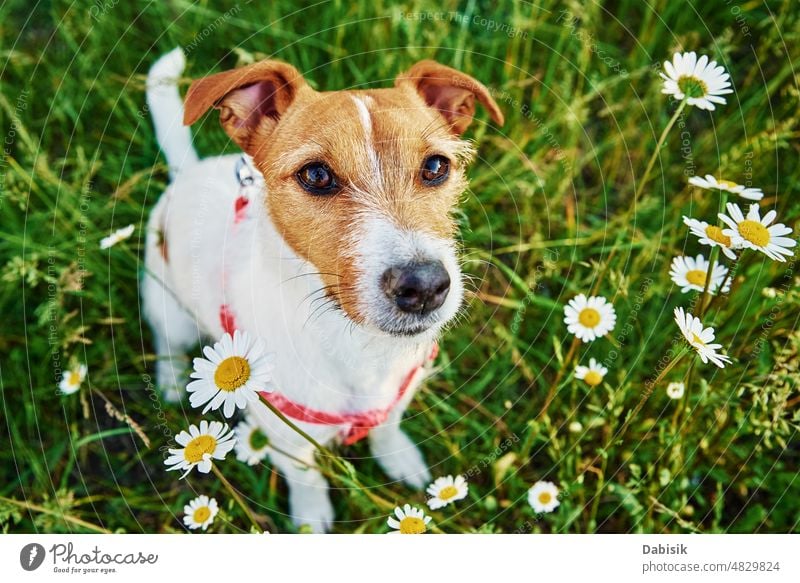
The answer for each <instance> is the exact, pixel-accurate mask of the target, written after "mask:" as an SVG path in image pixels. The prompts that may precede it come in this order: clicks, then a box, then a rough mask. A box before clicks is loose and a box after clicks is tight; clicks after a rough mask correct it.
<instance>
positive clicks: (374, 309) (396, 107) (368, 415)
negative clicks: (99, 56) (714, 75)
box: [142, 49, 503, 532]
mask: <svg viewBox="0 0 800 583" xmlns="http://www.w3.org/2000/svg"><path fill="white" fill-rule="evenodd" d="M184 65H185V60H184V55H183V52H182V51H181V50H180V49H175V50H174V51H172V52H170V53H168V54H166V55H164V56H163V57H161V59H159V60H158V61H157V62H156V63H155V64H154V65H153V67H152V69H151V70H150V73H149V75H148V79H147V102H148V106H149V109H150V112H151V115H152V117H153V121H154V125H155V129H156V135H157V138H158V142H159V145H160V147H161V149H162V151H163V152H164V154H165V156H166V158H167V162H168V164H169V167H170V175H171V183H170V185H169V187H168V188H167V190H166V192H164V194H163V195H162V196H161V198H160V200H159V201H158V203H157V204H156V206H155V208H154V209H153V211H152V214H151V215H150V220H149V224H148V235H147V242H146V252H145V266H146V272H145V276H144V278H143V282H142V295H143V304H144V313H145V316H146V318H147V320H148V321H149V323H150V325H151V326H152V329H153V333H154V343H155V350H156V353H157V365H156V366H157V370H156V381H157V383H158V385H159V386H160V387H161V388H162V390H164V394H165V396H166V398H168V399H172V400H176V399H178V398H180V396H181V395H182V392H183V390H184V388H185V386H186V383H187V380H188V379H187V371H186V368H187V361H186V358H185V354H186V352H187V351H188V350H190V349H191V348H192V347H193V346H194V345H195V344H196V343H197V342H198V341H199V340H201V339H202V338H204V337H212V338H219V337H220V336H222V335H223V334H224V333H225V332H228V333H231V334H233V331H234V330H235V329H241V330H244V331H247V332H248V333H249V334H251V335H254V336H256V337H260V338H262V339H264V340H265V342H266V345H267V347H268V349H269V350H270V351H273V352H274V353H275V369H274V371H273V374H272V377H273V383H274V386H275V387H276V390H275V392H273V393H269V396H270V400H271V401H272V403H273V404H274V405H275V406H276V407H278V409H280V410H281V411H282V412H283V413H284V414H285V415H286V416H287V417H288V418H290V419H292V420H293V421H294V422H295V423H296V424H297V425H298V426H300V427H301V428H302V429H303V430H304V431H306V432H307V433H308V434H309V435H311V436H313V437H314V438H315V439H316V440H317V441H318V442H319V443H321V444H326V443H329V442H331V441H332V440H334V439H337V438H340V439H342V440H343V441H344V443H345V444H349V443H353V442H355V441H357V440H358V439H360V438H362V437H366V436H367V435H368V438H369V444H370V448H371V452H372V454H373V455H374V457H375V458H376V459H377V460H378V462H379V463H380V465H381V466H382V467H383V469H384V470H385V471H386V473H387V474H388V475H389V476H390V477H391V478H392V479H394V480H402V481H404V482H406V483H407V484H409V485H411V486H413V487H416V488H421V487H423V486H424V485H425V484H426V483H427V482H428V481H429V479H430V473H429V471H428V468H427V465H426V464H425V461H424V460H423V458H422V455H421V454H420V452H419V450H418V449H417V447H416V446H415V445H414V443H413V442H412V441H411V439H409V437H408V436H407V435H406V434H405V433H404V432H403V431H402V430H401V429H400V420H401V417H402V416H403V411H404V410H405V409H406V407H407V405H408V403H409V401H410V400H411V399H412V397H413V396H414V392H415V389H416V388H417V387H418V386H419V383H420V382H421V380H422V378H423V377H424V368H423V366H422V365H423V364H424V363H426V361H427V360H430V358H431V357H432V352H433V351H435V349H436V339H437V337H438V336H439V334H440V333H441V331H442V329H443V327H444V326H445V325H446V324H447V323H448V322H450V321H451V320H452V319H453V318H454V316H455V315H456V313H457V312H458V310H459V308H460V307H461V304H462V299H463V283H462V274H461V270H460V267H459V263H458V260H457V257H456V242H455V239H454V237H455V230H456V229H455V223H454V221H453V219H452V214H451V212H452V210H453V208H454V206H455V205H456V203H457V202H458V199H459V197H460V196H461V195H462V193H463V192H464V190H465V188H466V178H465V168H466V166H467V164H468V163H469V162H470V160H471V158H472V156H473V148H472V146H471V144H470V143H469V142H468V141H465V140H463V139H462V138H461V137H460V136H461V135H462V134H463V133H464V131H465V130H466V129H467V126H469V124H470V122H471V121H472V118H473V115H474V113H475V102H476V100H477V101H478V102H479V103H481V104H482V105H483V106H484V107H485V108H486V109H487V110H488V112H489V114H490V116H491V118H492V120H493V121H494V122H495V123H496V124H498V125H502V124H503V114H502V113H501V111H500V109H499V108H498V106H497V104H496V103H495V101H494V100H493V99H492V97H491V95H490V93H489V91H488V90H487V88H486V87H485V86H484V85H482V84H481V83H479V82H478V81H476V80H475V79H473V78H472V77H470V76H469V75H465V74H464V73H461V72H459V71H456V70H454V69H451V68H449V67H445V66H444V65H440V64H438V63H436V62H434V61H422V62H419V63H417V64H415V65H414V66H413V67H411V69H409V70H408V71H406V72H405V73H403V74H401V75H400V76H398V77H397V79H395V83H394V87H393V88H387V89H367V90H359V91H326V92H320V91H315V90H314V89H312V88H311V87H310V86H309V85H308V84H307V83H306V82H305V80H304V79H303V77H302V76H301V75H300V73H299V72H298V71H297V70H296V69H295V68H294V67H292V66H291V65H288V64H286V63H282V62H280V61H275V60H266V61H261V62H258V63H254V64H252V65H249V66H245V67H241V68H239V69H234V70H231V71H226V72H223V73H218V74H216V75H211V76H209V77H205V78H202V79H199V80H196V81H194V82H193V83H192V85H191V87H190V88H189V91H188V93H187V95H186V99H185V101H184V102H183V103H182V102H181V98H180V94H179V93H178V89H177V79H178V78H179V77H180V75H181V73H182V72H183V69H184ZM211 108H215V109H218V110H219V112H220V122H221V124H222V127H223V129H224V130H225V132H226V133H227V134H228V136H230V138H231V139H232V140H233V141H234V142H236V144H237V145H238V146H239V147H240V148H241V149H242V150H243V151H244V155H242V154H234V155H228V156H217V157H212V158H205V159H203V160H200V159H199V158H198V156H197V153H196V152H195V150H194V148H193V147H192V138H191V134H190V131H189V128H188V127H185V126H190V125H192V124H194V123H195V122H197V121H198V120H199V119H200V118H201V116H203V114H204V113H206V112H207V111H208V110H209V109H211ZM181 118H182V119H183V124H181ZM248 413H249V414H250V415H251V416H252V417H253V418H255V420H256V421H257V422H258V424H259V425H260V427H261V428H262V429H263V431H264V433H265V434H266V436H267V438H268V439H269V442H270V444H271V445H272V446H274V450H272V451H271V453H270V458H271V461H272V463H273V464H274V466H275V467H276V468H277V469H278V471H279V472H280V473H281V474H282V475H283V476H284V477H285V478H286V480H287V482H288V485H289V505H290V512H291V516H292V519H293V521H294V523H295V524H297V525H303V524H306V525H309V526H310V527H311V528H312V530H314V531H315V532H324V531H326V530H328V529H329V528H330V526H331V523H332V521H333V518H334V513H333V507H332V505H331V502H330V499H329V496H328V487H327V482H326V480H325V478H324V477H323V476H322V474H321V473H320V472H319V471H318V470H317V469H315V463H314V447H313V446H311V445H310V444H309V442H308V441H306V440H305V439H304V438H302V437H301V436H300V435H298V434H297V433H296V432H295V431H294V430H292V429H291V428H290V427H289V426H287V425H286V424H285V423H284V422H283V421H281V420H280V419H279V418H278V417H277V416H275V415H274V414H273V413H272V412H271V411H269V410H268V409H267V408H266V406H264V405H263V404H262V403H260V402H259V403H255V404H251V405H249V406H248Z"/></svg>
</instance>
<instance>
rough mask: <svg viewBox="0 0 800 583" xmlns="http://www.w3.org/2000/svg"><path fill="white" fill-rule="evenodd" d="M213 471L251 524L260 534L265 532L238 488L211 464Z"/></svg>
mask: <svg viewBox="0 0 800 583" xmlns="http://www.w3.org/2000/svg"><path fill="white" fill-rule="evenodd" d="M211 471H212V472H214V475H215V476H217V478H219V481H220V482H222V485H223V486H225V489H226V490H228V492H229V493H230V495H231V496H233V499H234V500H235V501H236V503H237V504H238V505H239V507H240V508H241V509H242V510H243V511H244V513H245V515H246V516H247V519H248V520H249V521H250V524H252V525H253V527H254V528H255V529H256V531H258V532H261V531H263V530H264V529H263V528H262V527H261V525H260V524H259V523H258V521H257V520H256V517H255V515H254V514H253V511H252V510H250V507H249V506H248V505H247V504H246V503H245V501H244V499H243V498H242V497H241V496H240V495H239V492H237V491H236V488H234V487H233V486H232V485H231V483H230V482H229V481H228V479H227V478H226V477H225V476H223V475H222V472H221V471H220V469H219V468H218V467H217V466H216V465H214V464H211Z"/></svg>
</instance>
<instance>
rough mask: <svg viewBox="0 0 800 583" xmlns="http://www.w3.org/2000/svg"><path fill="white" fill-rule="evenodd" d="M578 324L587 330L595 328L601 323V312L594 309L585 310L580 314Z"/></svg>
mask: <svg viewBox="0 0 800 583" xmlns="http://www.w3.org/2000/svg"><path fill="white" fill-rule="evenodd" d="M578 322H580V323H581V324H583V325H584V326H586V327H587V328H594V327H595V326H597V325H598V324H599V323H600V312H598V311H597V310H595V309H594V308H583V309H582V310H581V313H580V314H578Z"/></svg>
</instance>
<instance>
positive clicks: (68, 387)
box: [58, 364, 87, 395]
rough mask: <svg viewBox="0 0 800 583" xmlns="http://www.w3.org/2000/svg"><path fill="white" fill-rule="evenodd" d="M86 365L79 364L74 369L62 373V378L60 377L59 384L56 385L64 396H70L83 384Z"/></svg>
mask: <svg viewBox="0 0 800 583" xmlns="http://www.w3.org/2000/svg"><path fill="white" fill-rule="evenodd" d="M86 372H87V369H86V365H85V364H80V365H78V366H77V367H76V368H72V369H70V370H68V371H67V372H65V373H64V376H62V377H61V382H60V383H58V388H59V390H60V391H61V393H62V394H64V395H71V394H73V393H75V392H77V391H78V389H80V388H81V383H83V381H84V379H85V378H86Z"/></svg>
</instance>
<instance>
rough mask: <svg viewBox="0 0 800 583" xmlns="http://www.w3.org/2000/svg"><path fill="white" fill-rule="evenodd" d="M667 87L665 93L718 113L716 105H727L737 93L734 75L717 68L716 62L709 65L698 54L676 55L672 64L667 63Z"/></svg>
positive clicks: (703, 57) (665, 81)
mask: <svg viewBox="0 0 800 583" xmlns="http://www.w3.org/2000/svg"><path fill="white" fill-rule="evenodd" d="M664 71H666V75H665V74H664V73H660V75H661V77H662V78H663V79H664V87H663V88H662V89H661V93H664V94H666V95H672V96H673V97H674V98H675V99H677V100H678V101H682V100H683V99H686V103H688V104H689V105H694V106H695V107H698V108H700V109H707V110H709V111H713V110H714V104H715V103H719V104H722V105H724V104H725V103H726V101H725V98H724V97H720V96H721V95H727V94H728V93H733V89H731V88H730V86H731V83H730V81H729V79H730V75H728V74H727V73H726V72H725V69H724V68H723V67H721V66H718V65H717V62H716V61H711V62H709V60H708V57H707V56H705V55H703V56H701V57H700V58H699V59H698V58H697V54H696V53H695V52H694V51H692V52H690V53H675V54H674V55H673V57H672V62H670V61H665V62H664Z"/></svg>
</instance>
